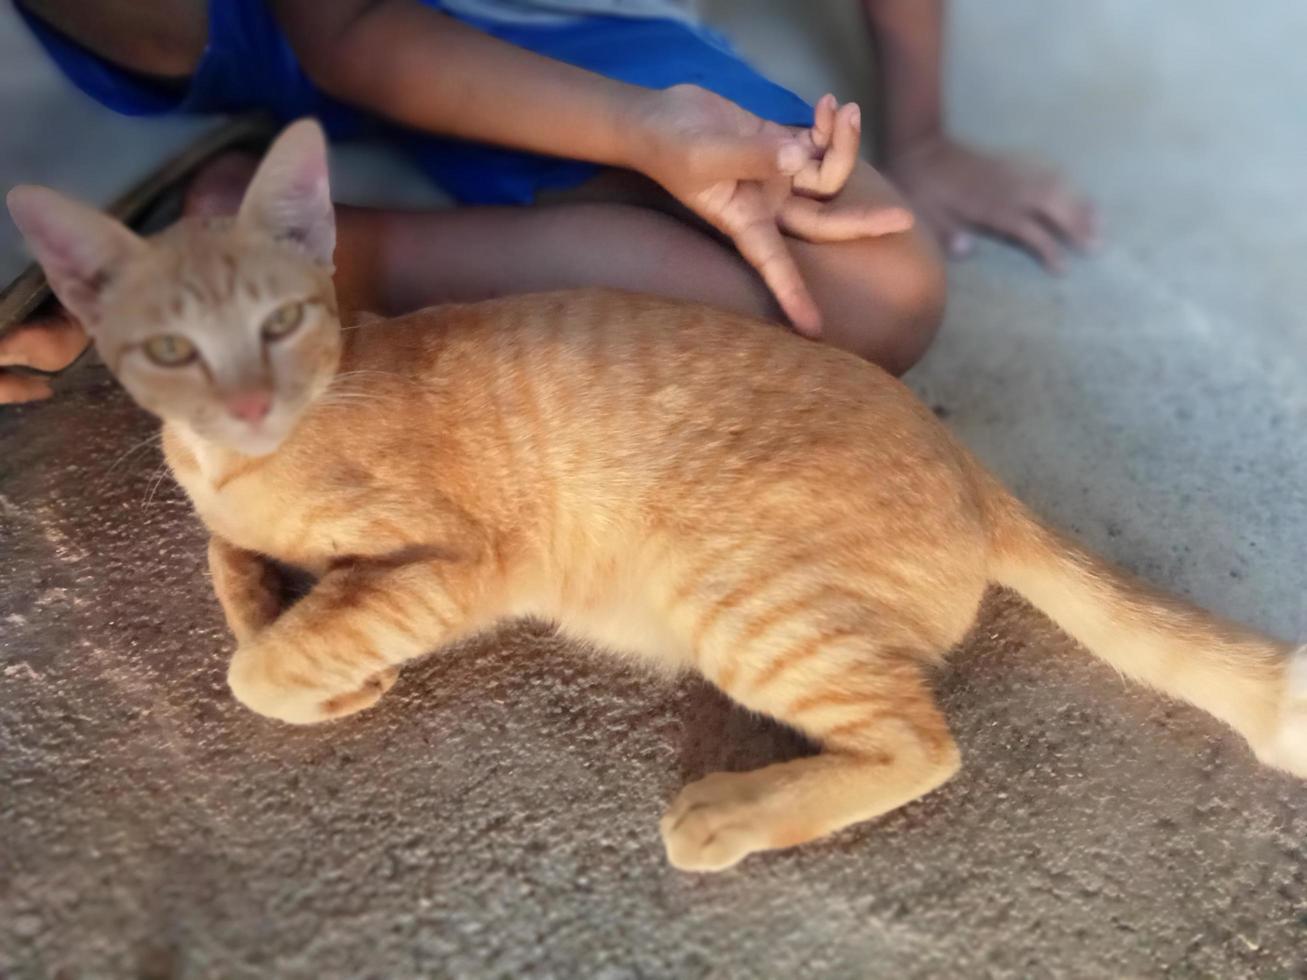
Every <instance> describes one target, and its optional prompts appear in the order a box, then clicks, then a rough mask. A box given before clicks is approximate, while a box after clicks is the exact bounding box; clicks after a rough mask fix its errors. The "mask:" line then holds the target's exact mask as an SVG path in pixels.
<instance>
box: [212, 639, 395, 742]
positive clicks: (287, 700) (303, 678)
mask: <svg viewBox="0 0 1307 980" xmlns="http://www.w3.org/2000/svg"><path fill="white" fill-rule="evenodd" d="M290 660H291V658H288V657H279V656H277V653H276V651H273V650H267V649H264V648H263V645H261V644H259V643H258V642H257V641H256V642H254V643H250V644H247V645H245V646H243V647H242V648H241V649H240V650H238V651H237V653H236V656H235V657H233V658H232V661H231V666H230V667H229V668H228V670H227V684H228V686H229V687H230V688H231V692H232V694H234V695H235V696H236V700H237V701H239V702H240V703H241V704H243V705H245V707H247V708H249V709H250V710H251V711H253V712H255V713H256V714H260V715H264V716H265V717H268V718H276V719H277V720H279V721H285V722H289V723H290V724H292V725H314V724H317V723H318V722H323V721H331V720H332V719H333V718H343V717H344V716H345V715H352V714H354V713H355V712H357V711H362V710H364V709H365V708H370V707H372V706H373V705H374V704H376V703H377V701H378V700H380V698H381V696H382V695H383V694H385V693H386V692H387V691H389V690H390V688H391V687H392V686H393V685H394V683H395V680H396V678H398V677H399V670H398V669H397V668H394V667H389V668H387V669H385V670H382V671H378V672H376V673H374V674H371V675H370V676H367V677H364V678H363V679H362V680H358V679H357V678H348V677H342V676H341V675H340V674H338V673H335V672H330V673H328V672H324V671H321V670H317V669H315V668H314V667H312V666H311V665H309V664H307V663H305V662H303V661H300V662H289V661H290Z"/></svg>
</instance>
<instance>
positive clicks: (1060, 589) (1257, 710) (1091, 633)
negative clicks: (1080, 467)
mask: <svg viewBox="0 0 1307 980" xmlns="http://www.w3.org/2000/svg"><path fill="white" fill-rule="evenodd" d="M980 482H981V492H982V498H983V500H984V509H985V513H986V516H987V524H988V526H989V532H990V543H991V548H990V551H991V571H990V577H991V578H992V579H993V581H995V582H997V583H999V584H1000V585H1005V586H1007V587H1009V588H1011V589H1014V590H1015V591H1017V592H1019V593H1020V594H1021V595H1022V596H1024V597H1025V598H1026V599H1028V600H1029V601H1030V602H1031V603H1032V604H1033V605H1034V606H1036V607H1037V608H1038V609H1040V610H1041V611H1043V612H1044V613H1046V614H1047V615H1048V616H1049V618H1051V619H1052V620H1053V621H1054V622H1055V623H1057V625H1058V626H1060V627H1061V628H1062V629H1063V630H1065V631H1066V632H1067V633H1069V634H1070V635H1071V636H1072V637H1074V638H1075V639H1076V640H1079V641H1080V643H1081V644H1083V645H1084V646H1085V647H1086V648H1088V650H1089V651H1090V652H1091V653H1093V654H1094V655H1095V656H1097V657H1099V658H1100V659H1102V660H1104V661H1106V662H1107V663H1108V664H1111V665H1112V666H1113V667H1115V668H1116V669H1117V670H1118V671H1120V672H1121V673H1122V674H1124V675H1125V676H1127V677H1130V678H1132V679H1133V680H1135V681H1138V682H1139V683H1142V684H1147V685H1149V686H1150V687H1153V688H1156V689H1157V690H1159V691H1162V692H1164V693H1166V694H1169V695H1171V696H1172V697H1176V698H1180V699H1182V700H1185V701H1188V702H1189V703H1190V704H1193V705H1196V706H1197V707H1199V708H1202V709H1203V710H1204V711H1207V712H1208V713H1210V714H1212V715H1214V716H1216V717H1217V718H1219V719H1220V720H1221V721H1224V722H1226V723H1227V724H1228V725H1230V726H1231V727H1232V728H1234V729H1235V730H1236V731H1237V732H1239V734H1241V735H1243V736H1244V738H1246V739H1247V740H1248V742H1249V744H1250V745H1251V746H1252V748H1253V751H1254V752H1256V754H1257V757H1258V758H1259V759H1261V761H1262V762H1264V763H1266V764H1267V765H1271V766H1275V767H1277V768H1280V769H1284V770H1287V771H1289V772H1292V773H1294V774H1295V775H1297V776H1301V777H1304V778H1307V647H1302V648H1300V649H1298V650H1296V651H1295V650H1294V649H1293V648H1292V647H1290V646H1288V645H1287V644H1283V643H1279V642H1277V641H1275V640H1272V639H1270V638H1269V637H1266V636H1263V635H1261V634H1259V633H1256V632H1254V631H1253V630H1250V629H1246V628H1245V627H1242V626H1238V625H1236V624H1234V623H1230V622H1226V621H1224V620H1221V619H1218V618H1217V617H1215V616H1212V615H1210V614H1209V613H1206V612H1204V611H1203V610H1201V609H1199V608H1197V607H1196V606H1193V605H1191V604H1189V603H1187V602H1184V601H1182V600H1180V599H1177V598H1174V597H1172V596H1169V595H1166V594H1164V593H1162V592H1159V591H1158V590H1156V589H1154V588H1152V587H1151V586H1148V585H1146V584H1144V583H1143V582H1140V581H1138V580H1137V579H1135V578H1133V577H1132V576H1130V575H1127V574H1126V573H1125V572H1123V571H1121V570H1119V569H1117V568H1114V567H1113V566H1111V565H1110V564H1108V563H1107V562H1106V561H1103V560H1102V559H1101V558H1098V557H1097V556H1095V555H1093V554H1092V553H1090V552H1089V551H1087V550H1085V549H1084V548H1082V547H1080V546H1079V545H1077V544H1075V543H1073V542H1071V541H1069V540H1067V539H1066V538H1064V537H1063V536H1062V535H1060V534H1058V533H1056V532H1055V531H1052V530H1050V529H1049V528H1048V527H1046V526H1045V525H1044V524H1042V523H1041V522H1040V521H1039V520H1037V519H1036V518H1035V517H1034V516H1033V515H1032V514H1031V513H1030V511H1029V510H1027V508H1026V507H1025V506H1024V505H1023V504H1021V503H1020V502H1019V501H1018V500H1017V499H1016V498H1015V497H1013V496H1012V495H1011V494H1010V493H1008V492H1007V490H1005V489H1004V488H1003V487H1002V486H1000V485H999V484H998V482H997V481H996V480H994V479H993V478H992V477H991V476H990V475H989V474H988V473H983V472H982V473H981V474H980Z"/></svg>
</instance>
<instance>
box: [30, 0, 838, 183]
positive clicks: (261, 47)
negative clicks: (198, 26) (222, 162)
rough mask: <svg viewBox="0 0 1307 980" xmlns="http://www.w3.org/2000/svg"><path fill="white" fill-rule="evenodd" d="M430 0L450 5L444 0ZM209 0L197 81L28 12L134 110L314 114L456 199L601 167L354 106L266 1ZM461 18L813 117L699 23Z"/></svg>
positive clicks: (651, 75) (333, 131) (633, 71)
mask: <svg viewBox="0 0 1307 980" xmlns="http://www.w3.org/2000/svg"><path fill="white" fill-rule="evenodd" d="M422 2H423V3H424V4H426V5H427V6H429V7H433V8H436V9H442V8H441V4H440V2H439V0H422ZM208 7H209V43H208V46H207V47H206V49H205V52H204V56H203V58H202V59H201V61H200V64H199V67H198V68H197V69H196V72H195V75H194V76H193V77H192V78H191V79H190V80H189V82H188V83H187V84H185V85H183V86H181V87H180V88H175V89H174V88H170V87H166V86H163V85H159V84H157V83H154V82H151V81H149V80H146V79H143V78H141V77H139V76H136V75H133V74H131V73H130V72H126V71H123V70H121V69H119V68H117V67H115V66H113V65H110V64H108V63H106V62H105V61H103V60H102V59H100V58H98V57H96V56H95V55H94V54H92V53H91V52H89V51H87V50H86V49H85V48H83V47H81V46H80V45H78V44H76V43H74V42H72V41H70V40H68V39H67V38H65V37H63V36H62V35H60V34H59V33H58V32H56V31H54V30H52V29H51V28H49V27H47V26H46V25H44V24H42V23H41V22H40V21H38V20H37V19H36V18H34V17H31V16H29V15H27V14H26V13H25V12H24V13H23V16H24V19H25V20H26V21H27V23H28V24H29V26H30V27H31V28H32V30H33V31H34V32H35V34H36V36H37V38H38V39H39V40H40V42H41V43H42V44H43V45H44V46H45V49H46V51H47V52H48V53H49V54H50V56H51V57H52V58H53V59H54V61H55V62H56V63H57V64H58V65H59V67H60V69H62V71H63V72H64V74H66V75H67V76H68V78H69V79H70V80H71V81H72V82H73V83H74V84H75V85H77V87H78V88H80V89H81V90H82V91H83V92H85V93H86V94H88V95H90V96H91V97H92V98H94V99H96V100H97V101H98V102H100V103H102V104H103V105H105V106H107V107H109V108H110V109H113V110H115V111H116V112H121V113H124V114H127V115H151V114H157V113H165V112H185V113H227V112H242V111H250V110H262V111H265V112H270V113H271V114H272V115H274V116H275V117H276V118H277V119H279V120H281V121H287V122H288V121H290V120H292V119H298V118H300V117H301V116H316V117H317V118H318V119H319V120H320V121H321V122H322V124H323V126H324V127H325V128H326V130H327V132H328V134H329V135H330V136H331V137H332V138H333V139H340V140H345V139H372V140H382V141H384V142H387V143H390V144H392V145H394V146H396V147H398V148H399V149H401V150H402V151H404V152H406V153H408V154H410V155H411V156H412V157H413V159H414V160H415V161H416V162H417V164H418V166H419V167H420V168H421V169H422V171H423V172H424V173H425V174H426V175H427V176H428V177H430V178H431V179H432V180H433V181H435V182H436V183H437V184H439V185H440V186H441V187H443V188H444V189H445V190H446V191H447V192H448V193H449V194H451V195H452V196H453V197H454V198H456V199H457V200H459V201H463V202H466V203H471V204H510V203H511V204H525V203H529V202H531V201H532V200H534V199H535V196H536V194H537V193H538V192H540V191H542V190H546V189H550V188H567V187H574V186H576V185H577V184H580V183H582V182H583V181H585V180H587V179H588V178H589V177H591V176H592V175H593V174H595V173H596V171H597V170H598V169H599V168H598V167H596V166H595V165H594V164H589V163H582V162H579V161H576V160H565V159H558V158H554V157H545V156H538V155H536V154H533V153H521V152H518V151H515V150H504V149H499V148H497V147H492V146H487V145H484V144H479V143H468V142H464V141H461V140H454V139H444V138H440V137H436V136H431V135H429V134H426V133H422V132H418V131H415V130H412V129H406V128H403V127H400V126H397V125H395V124H393V123H390V122H388V121H386V120H384V119H380V118H378V117H376V116H373V115H371V114H369V113H366V112H363V111H361V110H359V109H357V108H354V107H351V106H348V105H346V104H344V103H342V102H340V101H338V100H336V99H333V98H331V97H330V96H328V95H326V94H324V93H323V92H321V91H320V90H318V89H317V88H316V87H315V86H314V85H313V83H312V82H310V81H309V79H308V78H307V77H306V76H305V74H304V72H303V71H302V70H301V69H300V66H299V63H298V61H297V60H296V58H295V55H294V53H293V52H292V51H291V48H290V45H289V44H288V43H287V42H286V39H285V37H284V35H283V34H282V32H281V28H280V26H279V25H278V24H277V22H276V20H275V19H274V18H273V16H272V14H271V12H270V11H269V10H268V5H267V3H266V0H210V3H209V5H208ZM19 10H20V12H22V7H21V6H19ZM460 19H462V20H464V21H466V22H467V23H470V24H471V25H472V26H474V27H477V28H479V29H480V30H483V31H485V32H486V33H488V34H491V35H493V36H495V37H498V38H500V39H502V40H504V41H507V42H509V43H510V44H515V45H517V46H518V47H522V48H526V49H528V50H530V51H534V52H536V53H537V54H542V55H546V56H548V57H550V58H554V59H556V60H558V61H565V62H567V63H568V64H572V65H576V66H578V67H581V68H586V69H589V70H590V71H593V72H596V73H598V74H600V75H606V76H607V77H609V78H615V79H619V80H621V81H624V82H631V83H633V84H636V85H642V86H645V87H647V88H655V89H661V88H668V87H670V86H672V85H676V84H678V83H681V82H693V83H695V84H697V85H701V86H703V87H704V88H707V89H710V90H712V91H714V92H716V93H717V94H719V95H722V96H724V97H726V98H728V99H730V100H732V101H733V102H736V103H738V104H739V105H742V106H744V108H746V109H748V110H750V111H751V112H753V113H755V114H756V115H758V116H761V117H763V118H765V119H770V120H772V121H773V122H778V123H782V124H786V125H802V126H807V125H810V124H811V122H812V109H811V107H810V106H809V105H808V104H807V103H806V102H804V101H803V100H802V99H800V98H799V97H798V96H797V95H795V94H794V93H792V92H790V91H788V90H786V89H784V88H781V87H780V86H779V85H777V84H775V83H774V82H770V81H768V80H767V79H766V78H763V77H762V75H760V74H758V72H757V71H755V70H754V69H753V68H751V67H749V65H748V64H746V63H745V62H744V60H743V59H742V58H741V57H740V56H739V55H738V54H737V53H736V52H735V51H734V50H732V48H731V46H730V44H729V43H728V42H727V41H726V40H725V39H724V38H723V37H721V36H720V35H719V34H717V33H716V32H714V31H711V30H709V29H707V28H705V27H702V26H698V25H695V24H690V23H686V22H682V21H676V20H648V19H635V18H628V17H588V16H587V17H582V18H577V19H575V20H570V21H567V22H565V23H562V24H548V25H530V26H526V25H520V24H506V23H500V22H497V21H481V20H475V19H469V18H465V17H464V18H460Z"/></svg>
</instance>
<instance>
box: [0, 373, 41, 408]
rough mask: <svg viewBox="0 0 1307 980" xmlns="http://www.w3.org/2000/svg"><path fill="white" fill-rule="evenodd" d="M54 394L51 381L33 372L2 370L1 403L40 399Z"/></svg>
mask: <svg viewBox="0 0 1307 980" xmlns="http://www.w3.org/2000/svg"><path fill="white" fill-rule="evenodd" d="M53 394H54V390H53V389H52V388H51V387H50V382H49V381H47V380H46V379H45V378H39V377H37V376H36V375H33V374H18V373H16V372H14V371H0V405H16V404H18V403H19V402H34V401H40V400H41V399H43V398H49V397H50V396H51V395H53Z"/></svg>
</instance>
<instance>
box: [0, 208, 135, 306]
mask: <svg viewBox="0 0 1307 980" xmlns="http://www.w3.org/2000/svg"><path fill="white" fill-rule="evenodd" d="M6 202H7V203H8V205H9V213H10V215H12V216H13V219H14V224H16V225H17V226H18V230H19V231H21V232H22V233H23V238H24V239H25V240H26V241H27V247H28V248H30V249H31V250H32V255H33V256H34V257H35V258H36V261H37V262H38V263H40V266H41V268H42V269H43V270H44V271H45V278H46V280H47V281H48V282H49V283H50V288H51V289H52V290H54V294H55V295H56V296H57V297H59V302H61V303H63V305H64V308H65V309H67V310H68V312H69V313H71V314H72V315H73V316H75V317H76V318H77V319H78V320H79V321H81V324H82V326H83V327H85V328H86V329H87V330H88V331H93V330H94V329H95V326H96V324H97V323H98V322H99V320H100V299H101V296H102V295H103V293H104V289H105V287H106V286H107V285H108V284H109V283H110V282H111V281H112V280H113V277H114V275H115V274H116V273H117V271H118V270H119V269H120V268H121V267H122V263H123V262H125V261H126V260H128V259H130V258H132V257H133V256H135V255H139V254H141V253H142V252H144V251H145V250H146V249H147V248H148V247H149V246H148V245H146V243H145V240H144V239H142V238H141V237H140V236H139V235H137V234H136V233H135V232H133V231H131V230H130V229H129V228H128V227H127V226H126V225H124V224H123V223H122V222H120V221H117V220H116V219H114V218H111V217H109V216H108V215H107V214H101V213H100V212H99V211H97V210H95V208H92V207H89V206H88V205H85V204H81V203H80V202H78V201H74V200H72V199H71V198H68V197H64V195H62V194H60V193H59V192H58V191H52V190H50V189H49V188H48V187H36V186H33V185H30V184H22V185H19V186H18V187H15V188H14V189H13V190H11V191H10V192H9V195H8V197H7V198H6Z"/></svg>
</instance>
